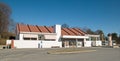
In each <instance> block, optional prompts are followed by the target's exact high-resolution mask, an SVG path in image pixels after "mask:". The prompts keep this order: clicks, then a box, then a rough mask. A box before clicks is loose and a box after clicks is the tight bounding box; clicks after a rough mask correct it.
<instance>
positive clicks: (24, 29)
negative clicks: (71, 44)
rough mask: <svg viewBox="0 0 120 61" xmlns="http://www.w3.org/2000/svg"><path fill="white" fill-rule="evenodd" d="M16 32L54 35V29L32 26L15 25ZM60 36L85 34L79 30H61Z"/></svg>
mask: <svg viewBox="0 0 120 61" xmlns="http://www.w3.org/2000/svg"><path fill="white" fill-rule="evenodd" d="M17 31H18V32H42V33H54V27H47V26H37V25H36V26H34V25H24V24H18V25H17ZM61 35H73V36H75V35H85V32H83V31H82V30H80V29H79V28H61Z"/></svg>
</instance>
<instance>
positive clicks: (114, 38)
mask: <svg viewBox="0 0 120 61" xmlns="http://www.w3.org/2000/svg"><path fill="white" fill-rule="evenodd" d="M109 35H111V36H112V40H114V42H116V43H118V39H119V37H118V35H117V33H111V34H110V33H109V34H108V36H109Z"/></svg>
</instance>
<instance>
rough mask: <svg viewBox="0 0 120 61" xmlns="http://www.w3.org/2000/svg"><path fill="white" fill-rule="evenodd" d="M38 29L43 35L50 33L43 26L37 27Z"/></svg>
mask: <svg viewBox="0 0 120 61" xmlns="http://www.w3.org/2000/svg"><path fill="white" fill-rule="evenodd" d="M38 28H39V29H40V30H41V32H43V33H50V32H49V31H48V30H47V29H46V28H45V26H38Z"/></svg>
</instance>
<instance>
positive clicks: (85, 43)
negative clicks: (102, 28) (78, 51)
mask: <svg viewBox="0 0 120 61" xmlns="http://www.w3.org/2000/svg"><path fill="white" fill-rule="evenodd" d="M91 43H92V42H91V41H85V42H84V47H91Z"/></svg>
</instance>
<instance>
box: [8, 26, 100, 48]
mask: <svg viewBox="0 0 120 61" xmlns="http://www.w3.org/2000/svg"><path fill="white" fill-rule="evenodd" d="M16 28H17V29H16V35H17V36H16V40H14V43H13V44H14V47H15V48H57V47H59V48H62V47H64V48H69V47H92V46H101V45H102V43H101V41H100V36H99V35H89V34H87V33H85V32H83V31H82V30H81V29H79V28H61V25H58V24H57V25H55V26H51V27H48V26H37V25H36V26H34V25H25V24H17V27H16ZM7 44H11V40H7Z"/></svg>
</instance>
